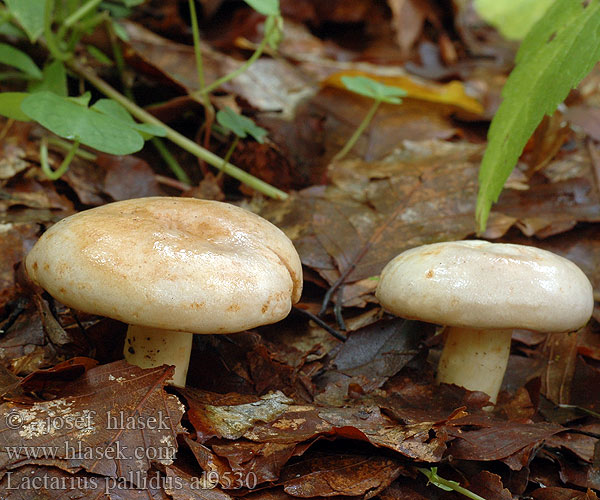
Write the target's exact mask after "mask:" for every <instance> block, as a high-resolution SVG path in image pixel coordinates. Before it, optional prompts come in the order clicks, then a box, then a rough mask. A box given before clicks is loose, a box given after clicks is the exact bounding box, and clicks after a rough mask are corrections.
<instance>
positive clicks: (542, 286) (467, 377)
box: [377, 240, 594, 402]
mask: <svg viewBox="0 0 600 500" xmlns="http://www.w3.org/2000/svg"><path fill="white" fill-rule="evenodd" d="M377 297H378V299H379V301H380V302H381V304H382V305H383V307H384V308H386V309H387V310H389V311H391V312H392V313H394V314H397V315H398V316H402V317H405V318H410V319H420V320H423V321H428V322H431V323H436V324H440V325H445V326H447V331H446V333H447V337H446V344H445V346H444V349H443V351H442V356H441V358H440V361H439V365H438V372H437V381H438V382H445V383H448V384H456V385H460V386H462V387H465V388H467V389H469V390H472V391H482V392H485V393H486V394H488V395H489V396H490V401H491V402H496V398H497V396H498V392H499V390H500V385H501V384H502V378H503V376H504V372H505V371H506V365H507V362H508V356H509V352H510V341H511V335H512V330H513V329H514V328H523V329H529V330H536V331H540V332H570V331H573V330H577V329H579V328H580V327H582V326H583V325H585V324H586V323H587V321H588V320H589V319H590V316H591V314H592V310H593V306H594V298H593V291H592V286H591V284H590V282H589V280H588V279H587V277H586V276H585V274H583V272H582V271H581V270H580V269H579V268H578V267H577V266H576V265H575V264H573V263H572V262H571V261H569V260H567V259H565V258H563V257H560V256H558V255H556V254H553V253H551V252H548V251H546V250H541V249H538V248H535V247H529V246H524V245H513V244H502V243H489V242H487V241H479V240H469V241H455V242H446V243H434V244H431V245H424V246H420V247H417V248H413V249H411V250H407V251H405V252H403V253H401V254H400V255H398V256H397V257H396V258H394V259H393V260H392V261H390V262H389V263H388V264H387V265H386V266H385V268H384V269H383V271H382V273H381V278H380V281H379V284H378V287H377Z"/></svg>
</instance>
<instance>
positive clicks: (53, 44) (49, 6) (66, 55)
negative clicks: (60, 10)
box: [44, 0, 72, 61]
mask: <svg viewBox="0 0 600 500" xmlns="http://www.w3.org/2000/svg"><path fill="white" fill-rule="evenodd" d="M53 13H54V0H46V9H45V12H44V38H45V39H46V46H47V47H48V50H49V51H50V54H52V57H54V59H58V60H59V61H66V60H67V59H70V58H71V57H72V54H71V53H70V52H64V51H63V50H62V49H61V48H60V47H59V42H58V41H57V40H56V38H55V36H54V33H53V32H52V21H53V16H52V14H53Z"/></svg>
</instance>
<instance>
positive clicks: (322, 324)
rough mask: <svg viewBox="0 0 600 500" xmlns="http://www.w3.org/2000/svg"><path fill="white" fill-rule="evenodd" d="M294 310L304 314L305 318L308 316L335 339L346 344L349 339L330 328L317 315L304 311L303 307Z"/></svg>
mask: <svg viewBox="0 0 600 500" xmlns="http://www.w3.org/2000/svg"><path fill="white" fill-rule="evenodd" d="M293 310H294V311H295V312H297V313H299V314H304V315H305V316H308V317H309V318H310V319H311V320H313V321H314V322H315V323H316V324H317V325H319V326H320V327H321V328H323V330H325V331H326V332H328V333H330V334H331V335H332V336H333V337H335V338H336V339H338V340H341V341H342V342H346V340H347V337H346V336H345V335H344V334H343V333H340V332H338V331H337V330H336V329H335V328H332V327H331V326H329V325H328V324H327V323H325V321H323V320H322V319H321V318H319V317H318V316H317V315H315V314H313V313H311V312H310V311H307V310H306V309H302V308H301V307H294V308H293Z"/></svg>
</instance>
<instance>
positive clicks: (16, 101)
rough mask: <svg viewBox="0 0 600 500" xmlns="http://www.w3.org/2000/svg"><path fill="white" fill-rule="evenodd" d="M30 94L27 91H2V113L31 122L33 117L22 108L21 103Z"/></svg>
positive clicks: (0, 112) (0, 96) (14, 118)
mask: <svg viewBox="0 0 600 500" xmlns="http://www.w3.org/2000/svg"><path fill="white" fill-rule="evenodd" d="M28 95H29V94H28V93H27V92H2V93H1V94H0V115H2V116H6V117H8V118H12V119H13V120H19V121H22V122H29V121H31V119H30V118H29V116H27V115H26V114H25V113H23V111H22V110H21V103H22V102H23V99H25V98H26V97H27V96H28Z"/></svg>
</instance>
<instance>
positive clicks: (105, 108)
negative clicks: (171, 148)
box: [91, 99, 167, 139]
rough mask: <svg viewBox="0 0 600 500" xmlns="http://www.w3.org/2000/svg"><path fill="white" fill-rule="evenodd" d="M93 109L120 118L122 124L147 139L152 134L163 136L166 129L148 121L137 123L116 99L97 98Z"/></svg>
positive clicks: (116, 118) (165, 133)
mask: <svg viewBox="0 0 600 500" xmlns="http://www.w3.org/2000/svg"><path fill="white" fill-rule="evenodd" d="M91 109H93V110H94V111H98V112H100V113H102V114H104V115H107V116H110V117H113V118H114V119H115V120H120V121H122V122H123V124H125V125H128V126H129V127H131V128H133V129H135V130H137V131H138V132H139V133H140V134H142V136H143V137H144V139H149V138H150V137H153V136H155V135H156V136H159V137H165V135H167V131H166V130H165V128H164V127H161V126H160V125H152V124H150V123H138V122H136V121H135V120H134V119H133V117H132V116H131V115H130V114H129V111H127V110H126V109H125V108H124V107H123V106H121V105H120V104H119V103H118V102H117V101H113V100H112V99H99V100H98V101H96V102H95V103H94V105H93V106H92V108H91Z"/></svg>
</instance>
